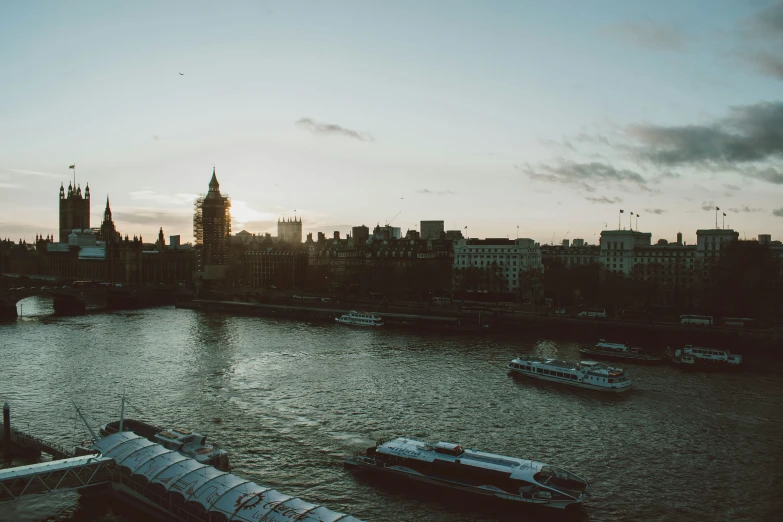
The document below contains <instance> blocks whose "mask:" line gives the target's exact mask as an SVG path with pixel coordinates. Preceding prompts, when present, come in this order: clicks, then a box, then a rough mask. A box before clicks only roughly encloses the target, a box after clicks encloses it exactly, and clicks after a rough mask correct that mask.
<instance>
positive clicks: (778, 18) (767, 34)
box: [745, 0, 783, 38]
mask: <svg viewBox="0 0 783 522" xmlns="http://www.w3.org/2000/svg"><path fill="white" fill-rule="evenodd" d="M745 25H746V26H747V29H748V31H747V32H746V34H747V35H749V36H751V37H753V36H755V37H761V38H778V37H783V1H781V0H777V1H776V2H775V3H773V4H772V5H770V6H768V7H766V8H764V9H762V10H761V11H759V12H757V13H755V14H754V15H753V16H751V17H750V18H748V19H747V21H746V22H745Z"/></svg>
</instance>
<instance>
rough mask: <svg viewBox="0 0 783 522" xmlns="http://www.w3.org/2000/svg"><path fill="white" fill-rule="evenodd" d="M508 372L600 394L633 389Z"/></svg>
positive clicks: (631, 386) (630, 386) (627, 386)
mask: <svg viewBox="0 0 783 522" xmlns="http://www.w3.org/2000/svg"><path fill="white" fill-rule="evenodd" d="M508 369H509V370H511V371H512V372H514V373H516V374H518V375H524V376H525V377H530V378H532V379H539V380H542V381H550V382H557V383H560V384H567V385H569V386H574V387H576V388H583V389H586V390H595V391H602V392H608V393H623V392H627V391H628V390H630V389H631V388H633V384H629V385H626V386H623V387H622V388H609V387H607V386H597V385H595V384H590V383H589V382H579V381H574V380H571V379H561V378H559V377H552V376H549V375H541V374H538V373H530V372H524V371H520V370H517V369H516V368H511V367H508Z"/></svg>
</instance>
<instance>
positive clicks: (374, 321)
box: [335, 310, 383, 326]
mask: <svg viewBox="0 0 783 522" xmlns="http://www.w3.org/2000/svg"><path fill="white" fill-rule="evenodd" d="M335 321H337V322H338V323H340V324H348V325H353V326H383V319H381V318H380V317H378V316H377V315H375V314H371V313H368V312H357V311H356V310H351V311H350V313H347V314H343V315H342V316H341V317H337V318H335Z"/></svg>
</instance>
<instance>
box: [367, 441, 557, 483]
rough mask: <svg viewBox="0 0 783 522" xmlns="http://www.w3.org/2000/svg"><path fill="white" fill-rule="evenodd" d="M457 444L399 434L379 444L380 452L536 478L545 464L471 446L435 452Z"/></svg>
mask: <svg viewBox="0 0 783 522" xmlns="http://www.w3.org/2000/svg"><path fill="white" fill-rule="evenodd" d="M458 446H459V445H458V444H453V443H447V442H439V443H437V444H429V443H427V442H422V441H418V440H413V439H407V438H403V437H399V438H396V439H393V440H390V441H388V442H384V443H383V444H381V445H380V446H378V447H377V448H376V451H377V452H378V453H382V454H386V455H394V456H397V457H405V458H411V459H416V460H422V461H425V462H433V461H435V459H438V460H446V461H450V462H455V461H457V460H458V461H459V462H460V463H461V464H466V465H469V466H473V467H476V468H483V469H490V470H494V471H502V472H508V474H509V476H510V477H511V478H515V479H521V480H527V481H534V479H533V475H535V474H536V473H538V472H539V471H541V468H542V467H544V466H546V464H544V463H543V462H537V461H534V460H528V459H518V458H515V457H506V456H504V455H497V454H494V453H486V452H483V451H476V450H472V449H465V451H464V452H463V453H462V454H460V455H457V456H454V455H448V454H443V453H436V452H435V448H437V447H447V448H450V449H453V448H456V447H458Z"/></svg>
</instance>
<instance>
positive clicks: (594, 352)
mask: <svg viewBox="0 0 783 522" xmlns="http://www.w3.org/2000/svg"><path fill="white" fill-rule="evenodd" d="M579 353H581V354H582V355H584V356H587V357H596V358H599V359H621V360H626V361H631V362H634V363H636V364H658V363H661V362H663V357H660V356H657V355H650V354H648V353H645V351H644V350H642V349H641V348H636V347H632V346H628V345H626V344H624V343H610V342H606V341H604V340H603V339H600V340H599V341H598V342H597V343H596V344H595V346H593V347H590V348H582V349H580V350H579Z"/></svg>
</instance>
